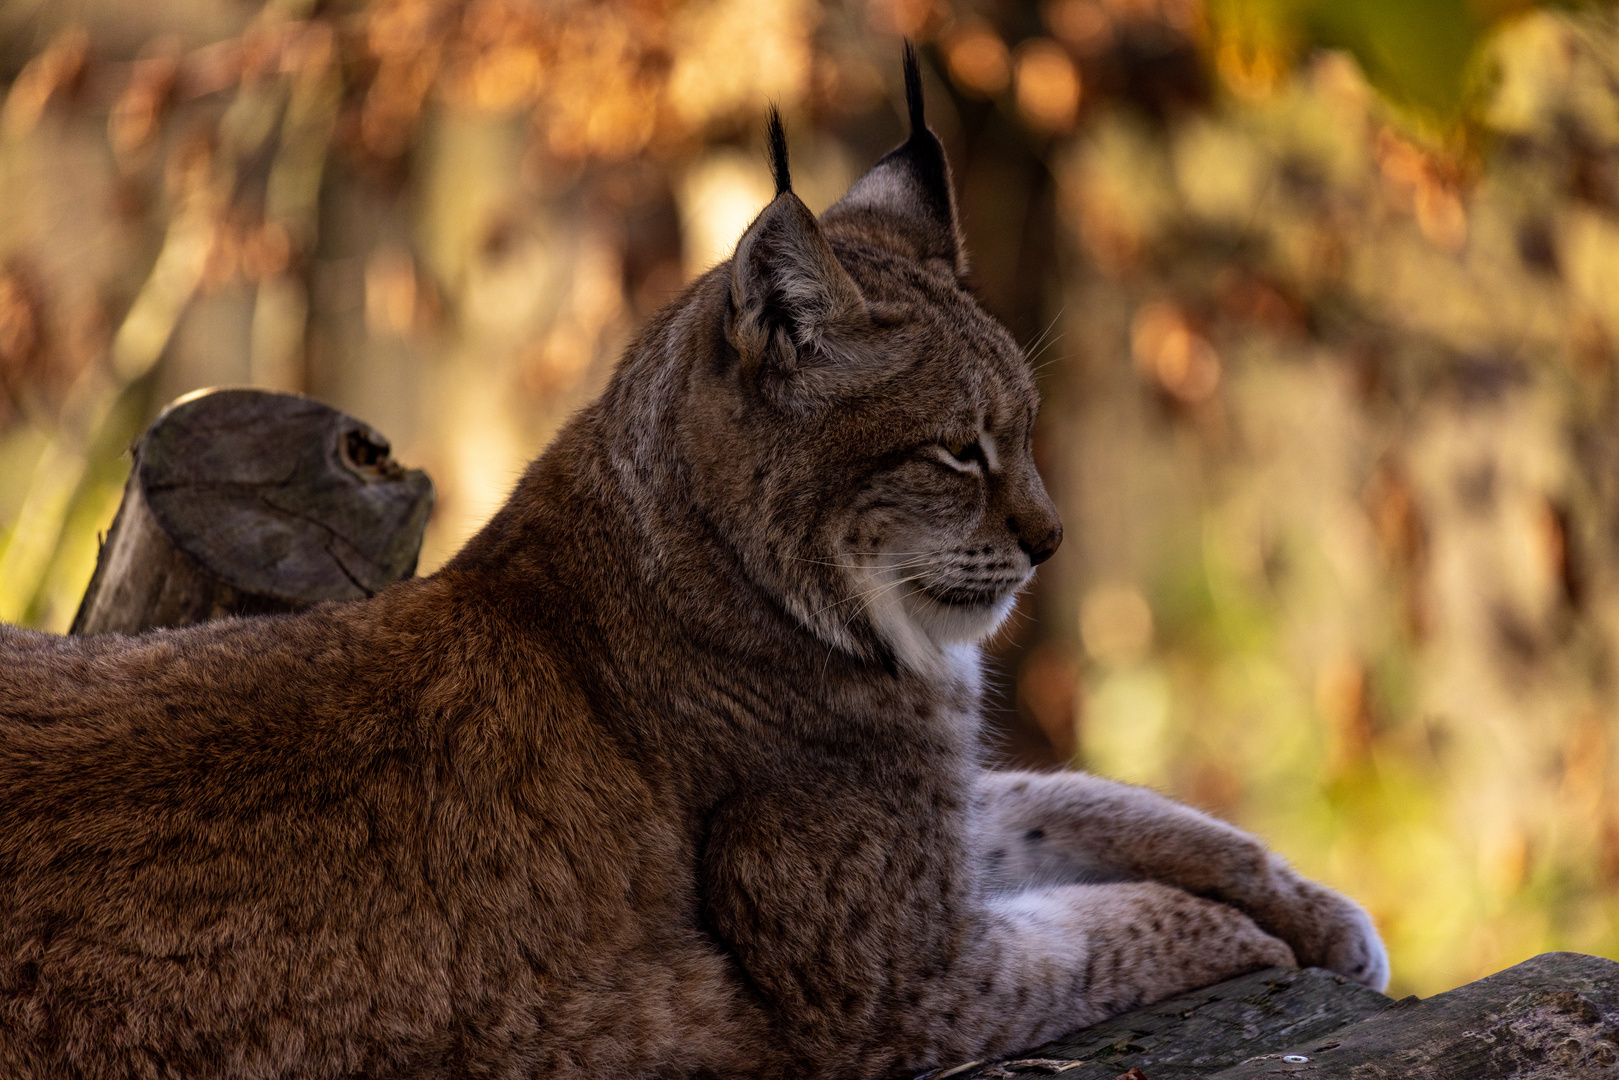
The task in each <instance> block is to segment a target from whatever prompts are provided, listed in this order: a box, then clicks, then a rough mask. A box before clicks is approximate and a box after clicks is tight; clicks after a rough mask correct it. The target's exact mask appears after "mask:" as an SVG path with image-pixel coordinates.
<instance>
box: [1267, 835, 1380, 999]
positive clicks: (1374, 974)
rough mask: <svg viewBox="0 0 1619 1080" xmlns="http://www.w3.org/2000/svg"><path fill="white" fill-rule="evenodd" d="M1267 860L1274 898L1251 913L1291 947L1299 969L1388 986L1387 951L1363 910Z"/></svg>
mask: <svg viewBox="0 0 1619 1080" xmlns="http://www.w3.org/2000/svg"><path fill="white" fill-rule="evenodd" d="M1271 859H1272V866H1271V874H1272V877H1273V878H1274V880H1275V881H1276V884H1277V888H1276V892H1275V899H1274V901H1273V902H1272V903H1271V904H1268V905H1265V906H1266V907H1267V908H1269V909H1270V910H1264V911H1261V910H1255V911H1254V912H1253V914H1254V916H1255V918H1257V919H1258V921H1259V922H1260V923H1261V924H1262V925H1263V926H1265V928H1266V929H1268V930H1269V931H1270V932H1271V933H1273V934H1275V935H1276V936H1277V937H1279V938H1281V939H1282V940H1284V941H1286V942H1287V943H1288V944H1289V945H1291V946H1292V947H1293V952H1294V954H1295V955H1296V956H1297V957H1298V960H1299V963H1300V964H1302V965H1303V966H1305V967H1320V968H1326V969H1327V970H1329V971H1336V972H1338V974H1340V975H1347V976H1348V977H1349V978H1351V979H1354V980H1355V981H1356V982H1359V983H1364V984H1366V985H1367V986H1370V987H1371V988H1372V989H1373V990H1382V989H1383V988H1384V987H1386V986H1388V982H1389V957H1388V951H1387V950H1386V949H1385V948H1384V947H1383V939H1382V938H1380V937H1379V936H1378V933H1377V927H1375V926H1373V925H1372V919H1371V916H1370V915H1368V914H1366V909H1365V908H1363V907H1361V906H1360V905H1359V904H1357V903H1355V902H1354V901H1353V900H1351V899H1349V898H1348V897H1347V896H1344V895H1343V894H1342V893H1339V892H1336V891H1334V890H1332V889H1329V888H1327V887H1326V886H1325V885H1318V884H1316V883H1315V882H1313V881H1310V880H1308V879H1307V878H1303V877H1300V876H1299V875H1298V874H1297V873H1296V872H1295V871H1294V870H1293V869H1292V868H1291V867H1289V866H1288V865H1287V864H1286V863H1284V862H1282V860H1281V859H1280V858H1278V857H1276V856H1274V855H1273V856H1271Z"/></svg>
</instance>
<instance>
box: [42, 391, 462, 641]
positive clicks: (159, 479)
mask: <svg viewBox="0 0 1619 1080" xmlns="http://www.w3.org/2000/svg"><path fill="white" fill-rule="evenodd" d="M134 453H135V464H134V467H133V468H132V469H131V470H130V474H129V482H128V484H127V485H126V486H125V488H124V499H123V503H122V504H121V505H120V506H119V509H118V515H117V517H116V518H115V519H114V520H113V525H112V530H111V531H110V532H109V533H108V534H107V537H106V539H105V540H104V541H103V543H102V545H101V551H100V553H99V555H98V557H97V559H96V569H95V574H94V576H93V577H92V578H91V579H90V586H89V588H88V589H87V590H86V592H85V595H84V600H83V601H82V602H81V603H80V605H79V611H78V614H77V615H76V616H75V617H74V620H73V626H72V629H71V630H70V631H69V632H70V633H73V634H100V633H123V634H136V633H140V632H141V631H143V630H149V629H152V628H154V627H162V626H187V625H190V624H192V623H198V622H203V621H205V620H208V619H214V618H219V617H220V616H223V615H255V614H265V613H272V612H291V611H298V610H300V609H302V608H305V607H308V606H310V605H311V604H315V603H319V602H320V601H322V600H352V599H359V598H361V597H366V596H371V595H373V594H375V593H376V592H378V591H379V590H381V589H382V588H384V587H386V586H388V585H390V584H392V583H393V582H395V581H398V580H400V579H401V578H405V577H409V576H410V575H411V574H413V573H415V570H416V557H417V554H418V552H419V551H420V550H421V542H422V531H423V529H425V528H426V526H427V518H428V515H429V514H430V513H431V512H432V508H433V485H432V482H431V481H430V480H428V478H427V474H426V473H424V472H422V471H421V470H420V469H406V468H403V467H402V466H400V465H399V464H398V463H397V462H395V461H394V460H393V459H392V458H391V457H390V456H389V445H388V440H387V439H385V438H384V437H383V436H382V435H381V434H380V433H378V432H377V431H376V430H375V429H373V428H371V427H370V426H369V425H367V424H365V423H363V422H361V421H359V420H356V419H355V418H354V417H352V416H348V415H346V414H344V413H341V412H339V411H337V410H336V409H333V408H330V407H329V406H326V405H322V404H320V403H319V402H315V401H310V400H309V399H307V398H303V397H299V396H297V395H295V394H277V393H270V392H268V391H263V390H215V391H209V392H204V393H201V394H195V395H189V396H187V397H184V398H181V399H180V400H178V401H176V402H175V403H173V404H172V405H170V406H169V407H168V408H167V409H165V410H164V411H163V413H162V414H161V415H160V416H159V417H158V418H157V419H156V420H155V421H153V423H152V426H151V427H150V428H148V429H147V431H146V433H145V434H144V435H143V436H142V437H141V439H140V440H139V442H137V443H136V445H135V449H134Z"/></svg>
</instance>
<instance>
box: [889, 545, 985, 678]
mask: <svg viewBox="0 0 1619 1080" xmlns="http://www.w3.org/2000/svg"><path fill="white" fill-rule="evenodd" d="M862 576H864V577H865V578H866V581H865V582H864V583H862V584H863V588H862V591H863V592H866V593H867V594H868V595H871V596H872V597H873V599H872V600H871V602H870V603H869V604H868V606H867V608H866V610H867V613H868V616H869V617H870V619H871V620H872V622H873V624H874V625H875V626H876V627H877V630H878V632H879V633H881V634H882V635H883V638H884V639H885V640H886V641H887V642H888V644H889V646H890V647H891V648H892V649H893V650H894V653H895V656H896V657H897V658H898V660H899V662H900V663H901V664H903V665H904V666H906V667H908V668H911V669H912V670H915V671H924V672H932V673H935V674H937V675H939V676H941V677H946V678H953V679H957V680H959V679H961V678H963V677H965V675H966V671H967V669H971V672H972V675H971V677H970V678H971V680H976V678H977V675H976V672H977V656H978V649H977V645H978V643H979V642H981V641H983V640H984V639H985V638H987V637H988V636H989V635H990V634H992V633H994V632H995V629H996V627H998V626H1000V625H1001V623H1002V622H1003V621H1005V619H1006V617H1007V616H1008V615H1010V614H1011V613H1012V607H1013V605H1014V604H1016V603H1017V592H1016V590H1013V591H1012V592H1008V593H1007V594H1006V595H1005V596H1002V597H1001V598H1000V599H999V600H997V601H995V603H993V604H985V605H982V606H971V607H967V606H961V605H953V604H941V603H939V602H938V601H936V600H934V599H932V598H930V597H928V596H926V595H924V594H923V593H921V592H919V591H918V590H917V589H916V588H915V587H914V586H913V585H912V584H911V583H910V582H908V581H904V580H903V577H904V574H903V572H902V571H900V570H898V569H894V568H889V567H884V566H874V567H869V568H868V569H866V570H865V571H863V574H862ZM969 654H970V655H969Z"/></svg>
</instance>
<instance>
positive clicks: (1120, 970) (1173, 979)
mask: <svg viewBox="0 0 1619 1080" xmlns="http://www.w3.org/2000/svg"><path fill="white" fill-rule="evenodd" d="M1081 888H1085V889H1087V890H1088V891H1091V892H1093V893H1094V901H1093V903H1094V906H1093V907H1091V909H1090V911H1089V912H1088V915H1089V916H1090V917H1089V919H1088V920H1087V921H1088V922H1089V923H1090V926H1089V927H1088V930H1089V937H1090V944H1091V954H1090V970H1091V976H1092V984H1091V992H1092V994H1093V995H1094V1000H1096V1001H1098V1002H1099V1003H1101V1004H1103V1006H1104V1008H1105V1009H1106V1010H1107V1011H1108V1012H1119V1011H1122V1010H1123V1009H1128V1008H1133V1007H1135V1006H1137V1005H1145V1004H1150V1003H1152V1002H1154V1001H1160V1000H1162V999H1164V998H1166V997H1171V996H1173V995H1175V994H1178V993H1181V992H1183V991H1186V990H1194V989H1196V988H1198V987H1200V986H1208V985H1210V984H1212V983H1217V982H1221V981H1223V980H1225V979H1229V978H1232V977H1234V976H1237V975H1242V974H1245V973H1247V972H1250V971H1257V970H1258V969H1260V968H1266V967H1294V966H1295V963H1294V957H1293V950H1292V949H1290V948H1289V947H1288V946H1287V944H1286V943H1285V942H1283V941H1280V940H1278V939H1277V938H1275V937H1272V936H1271V935H1270V934H1267V933H1265V932H1264V931H1263V930H1261V929H1260V928H1259V927H1258V926H1256V925H1255V924H1254V922H1253V920H1251V919H1250V918H1248V916H1246V915H1244V914H1243V913H1242V912H1240V911H1238V910H1237V909H1236V908H1233V907H1229V906H1227V905H1225V904H1219V903H1215V902H1214V901H1212V900H1204V899H1201V898H1199V897H1196V896H1193V895H1191V894H1190V893H1186V892H1182V891H1181V890H1179V889H1174V888H1170V887H1168V886H1165V885H1158V884H1155V883H1152V882H1135V883H1130V884H1120V885H1096V886H1082V887H1081Z"/></svg>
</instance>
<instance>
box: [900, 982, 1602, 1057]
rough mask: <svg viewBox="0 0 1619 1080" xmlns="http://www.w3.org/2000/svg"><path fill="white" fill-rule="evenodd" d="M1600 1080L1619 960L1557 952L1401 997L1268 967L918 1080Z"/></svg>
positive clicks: (1353, 984) (1354, 984) (1355, 985)
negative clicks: (1440, 989)
mask: <svg viewBox="0 0 1619 1080" xmlns="http://www.w3.org/2000/svg"><path fill="white" fill-rule="evenodd" d="M1054 1076H1060V1077H1062V1078H1063V1080H1121V1078H1123V1077H1125V1076H1130V1077H1131V1078H1132V1080H1137V1078H1141V1077H1144V1078H1146V1080H1281V1078H1283V1077H1300V1078H1303V1077H1313V1078H1316V1080H1596V1078H1597V1077H1603V1078H1612V1077H1615V1076H1619V963H1615V962H1614V961H1612V960H1606V959H1603V958H1602V957H1597V956H1583V955H1581V954H1579V953H1545V954H1543V955H1541V956H1537V957H1535V958H1534V959H1532V960H1525V961H1524V962H1523V963H1521V964H1519V965H1517V966H1516V967H1511V968H1508V969H1507V970H1505V971H1501V972H1497V973H1496V974H1494V975H1491V976H1489V977H1488V978H1484V979H1480V980H1478V981H1477V982H1473V983H1468V984H1467V985H1466V986H1460V987H1457V988H1456V989H1455V990H1450V991H1447V992H1445V993H1443V994H1436V995H1435V996H1433V997H1431V998H1428V999H1427V1000H1425V1001H1419V1000H1418V999H1416V998H1414V997H1410V998H1405V999H1403V1000H1401V1001H1393V1000H1391V999H1389V998H1386V997H1384V996H1383V995H1382V994H1379V993H1376V992H1375V991H1372V990H1368V989H1367V988H1366V987H1364V986H1360V985H1358V984H1356V983H1353V982H1350V981H1349V980H1348V979H1345V978H1344V977H1343V976H1341V975H1334V974H1332V973H1331V972H1328V971H1320V970H1315V969H1306V970H1304V971H1292V970H1289V969H1286V968H1269V969H1267V970H1265V971H1259V972H1255V973H1254V974H1252V975H1245V976H1243V977H1241V978H1238V979H1232V980H1231V981H1229V982H1224V983H1220V984H1219V985H1217V986H1211V987H1208V988H1207V989H1204V990H1198V991H1195V992H1193V993H1190V994H1183V995H1182V996H1180V997H1178V998H1173V999H1170V1000H1168V1001H1161V1002H1159V1003H1158V1004H1156V1005H1150V1006H1148V1007H1146V1008H1143V1009H1137V1010H1136V1011H1134V1012H1130V1013H1125V1014H1123V1015H1121V1016H1115V1017H1113V1018H1112V1019H1111V1020H1105V1021H1103V1022H1102V1023H1100V1024H1097V1025H1095V1026H1093V1027H1089V1028H1082V1029H1080V1030H1078V1031H1075V1032H1073V1033H1072V1034H1070V1035H1067V1036H1064V1037H1063V1038H1061V1039H1058V1040H1056V1041H1055V1042H1051V1043H1048V1044H1046V1045H1045V1046H1042V1047H1038V1048H1036V1049H1034V1050H1029V1051H1026V1052H1024V1053H1022V1054H1018V1055H1016V1056H1014V1057H1012V1058H1008V1059H1005V1060H1000V1061H991V1062H977V1061H975V1062H971V1063H970V1064H967V1065H961V1066H957V1067H955V1068H953V1069H943V1070H939V1071H936V1072H933V1073H929V1074H924V1075H923V1076H921V1077H917V1078H916V1080H1040V1078H1041V1077H1054Z"/></svg>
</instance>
